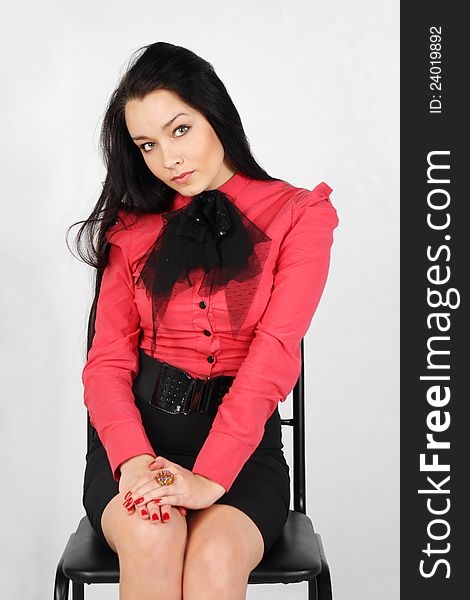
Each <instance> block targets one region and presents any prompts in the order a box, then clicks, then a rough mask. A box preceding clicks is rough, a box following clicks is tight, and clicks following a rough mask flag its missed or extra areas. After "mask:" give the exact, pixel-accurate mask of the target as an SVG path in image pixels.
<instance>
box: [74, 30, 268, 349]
mask: <svg viewBox="0 0 470 600" xmlns="http://www.w3.org/2000/svg"><path fill="white" fill-rule="evenodd" d="M139 53H140V54H139ZM156 89H167V90H171V91H173V92H175V93H176V94H177V95H178V96H179V97H180V98H181V99H182V100H183V101H184V102H185V103H186V104H188V105H189V106H191V107H193V108H194V109H196V110H197V111H199V112H200V113H202V114H203V115H204V116H205V117H206V119H207V120H208V122H209V123H210V125H211V126H212V128H213V129H214V131H215V133H216V135H217V136H218V138H219V140H220V142H221V144H222V146H223V148H224V153H225V160H226V162H227V163H228V164H229V165H230V166H231V167H232V169H233V170H235V171H237V172H239V173H240V174H242V175H245V176H247V177H250V178H252V179H259V180H277V178H274V177H271V176H270V175H268V173H266V171H265V170H264V169H263V168H262V167H261V166H260V165H259V164H258V163H257V162H256V160H255V158H254V157H253V155H252V153H251V149H250V144H249V142H248V139H247V137H246V135H245V132H244V129H243V125H242V122H241V119H240V115H239V114H238V111H237V109H236V108H235V105H234V104H233V102H232V99H231V98H230V96H229V94H228V92H227V90H226V88H225V86H224V84H223V83H222V81H221V80H220V79H219V77H218V76H217V75H216V73H215V70H214V67H213V66H212V65H211V64H210V63H209V62H207V61H206V60H204V59H203V58H201V57H199V56H197V54H195V53H194V52H191V51H190V50H188V49H186V48H183V47H181V46H175V45H173V44H169V43H167V42H156V43H154V44H149V45H147V46H143V47H141V48H139V49H138V50H136V52H135V53H134V57H133V58H132V57H131V60H130V64H129V66H128V68H127V70H126V72H125V73H124V75H123V76H122V77H121V79H120V81H119V84H118V86H117V88H116V89H115V91H114V92H113V93H112V95H111V98H110V100H109V102H108V105H107V107H106V112H105V115H104V118H103V124H102V127H101V132H100V138H99V145H100V148H101V152H102V154H103V160H104V163H105V166H106V168H107V174H106V179H105V181H104V183H103V191H102V192H101V195H100V197H99V199H98V202H97V203H96V205H95V207H94V208H93V210H92V212H91V214H90V216H89V217H88V218H87V219H86V220H84V221H77V222H76V223H73V224H72V225H71V226H70V227H69V228H68V230H67V234H66V237H67V238H68V234H69V232H70V229H71V228H72V227H74V226H75V225H79V224H80V223H82V226H81V227H80V229H79V230H78V233H77V235H76V238H75V246H76V248H77V251H78V254H79V257H80V258H81V259H82V260H83V261H84V262H86V263H87V264H89V265H90V266H92V267H94V268H95V269H96V278H95V293H94V299H93V302H92V306H91V309H90V314H89V318H88V331H87V355H88V351H89V350H90V348H91V345H92V341H93V336H94V333H95V318H96V306H97V302H98V296H99V290H100V285H101V279H102V276H103V270H104V267H105V266H106V263H107V258H108V254H109V244H108V243H107V241H106V238H105V233H106V230H107V229H108V227H109V226H110V225H111V224H112V223H116V221H117V219H118V211H120V210H121V211H132V212H133V213H134V214H136V215H139V214H144V213H161V212H165V211H167V210H170V208H171V204H172V201H173V198H174V196H175V190H173V189H172V188H170V187H169V186H167V185H165V184H164V183H163V182H162V181H161V180H159V179H158V178H157V177H155V176H154V175H153V173H152V172H151V171H150V169H149V168H148V167H147V165H146V163H145V161H144V159H143V157H142V154H141V153H140V152H139V150H138V148H137V147H136V145H135V144H134V143H133V142H132V140H131V137H130V135H129V132H128V130H127V126H126V122H125V119H124V108H125V106H126V103H127V101H128V100H131V99H142V98H143V97H144V96H145V95H146V94H148V93H150V92H152V91H153V90H156ZM66 243H67V246H68V248H69V250H70V247H69V245H68V242H67V241H66ZM82 246H83V248H82Z"/></svg>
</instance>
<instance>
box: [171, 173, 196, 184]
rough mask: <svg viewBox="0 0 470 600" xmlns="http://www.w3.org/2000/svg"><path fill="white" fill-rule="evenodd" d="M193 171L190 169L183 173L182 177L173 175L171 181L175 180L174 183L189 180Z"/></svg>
mask: <svg viewBox="0 0 470 600" xmlns="http://www.w3.org/2000/svg"><path fill="white" fill-rule="evenodd" d="M193 173H194V171H190V172H189V173H187V174H186V175H183V177H175V178H174V179H173V181H175V182H176V183H186V182H187V181H189V179H190V178H191V176H192V174H193Z"/></svg>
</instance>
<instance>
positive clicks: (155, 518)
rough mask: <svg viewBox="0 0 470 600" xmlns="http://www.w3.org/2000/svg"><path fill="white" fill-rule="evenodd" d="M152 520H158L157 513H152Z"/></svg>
mask: <svg viewBox="0 0 470 600" xmlns="http://www.w3.org/2000/svg"><path fill="white" fill-rule="evenodd" d="M152 521H158V515H157V513H153V515H152Z"/></svg>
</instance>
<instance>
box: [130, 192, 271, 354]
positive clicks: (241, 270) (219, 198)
mask: <svg viewBox="0 0 470 600" xmlns="http://www.w3.org/2000/svg"><path fill="white" fill-rule="evenodd" d="M162 216H163V217H164V219H165V221H166V222H165V223H164V225H163V227H162V230H161V232H160V233H159V235H158V237H157V239H156V240H155V242H154V244H153V245H152V247H151V248H150V249H149V250H148V251H147V252H146V253H145V255H144V256H143V257H142V258H141V259H140V261H139V265H138V266H139V267H142V270H141V271H140V274H139V276H138V278H137V282H136V285H137V287H144V288H145V289H146V291H147V296H148V297H149V298H150V297H151V298H152V318H153V325H154V330H153V334H154V335H153V345H152V353H153V354H154V352H155V342H156V332H157V329H158V326H159V324H160V323H161V321H162V319H163V316H164V314H165V312H166V309H167V306H168V303H169V302H170V300H172V299H173V298H175V297H176V296H177V295H178V294H180V293H181V292H182V291H183V290H185V289H187V288H188V287H192V286H193V285H194V284H195V283H196V282H197V280H198V279H199V277H200V276H201V275H202V280H201V283H200V286H199V290H198V293H199V295H200V296H202V297H206V298H209V296H210V294H211V293H214V292H216V291H219V290H220V289H224V291H225V298H226V302H227V309H228V312H229V314H230V322H231V333H232V336H236V335H237V334H238V332H239V330H240V328H241V327H242V325H243V323H244V321H245V319H246V317H247V315H248V311H249V309H250V307H251V304H252V302H253V300H254V297H255V294H256V290H257V287H258V283H259V279H260V277H261V273H262V270H263V266H264V263H265V261H266V258H267V256H268V253H269V247H270V243H271V239H270V238H269V237H268V236H267V235H266V234H265V233H264V232H263V231H262V230H261V229H259V228H258V227H257V226H256V225H255V224H254V223H253V222H252V221H250V220H249V219H248V218H247V217H246V216H245V214H244V213H243V212H242V211H241V210H240V209H239V208H238V207H237V206H236V205H235V204H234V203H233V202H232V201H231V200H230V199H229V198H228V197H227V195H226V194H225V193H223V192H221V191H220V190H217V189H215V190H208V191H204V192H201V193H200V194H198V195H197V196H194V197H193V199H192V201H191V202H190V203H189V204H188V205H187V206H185V207H183V208H180V209H177V210H174V211H171V212H168V213H165V214H163V215H162ZM142 265H143V266H142Z"/></svg>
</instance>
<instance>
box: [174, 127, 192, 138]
mask: <svg viewBox="0 0 470 600" xmlns="http://www.w3.org/2000/svg"><path fill="white" fill-rule="evenodd" d="M178 129H186V131H188V129H191V128H190V126H189V125H180V126H179V127H177V128H176V129H175V130H174V131H173V133H174V132H175V131H178ZM186 131H184V132H183V134H182V135H184V134H185V133H186ZM176 137H181V136H180V135H178V136H176Z"/></svg>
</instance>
